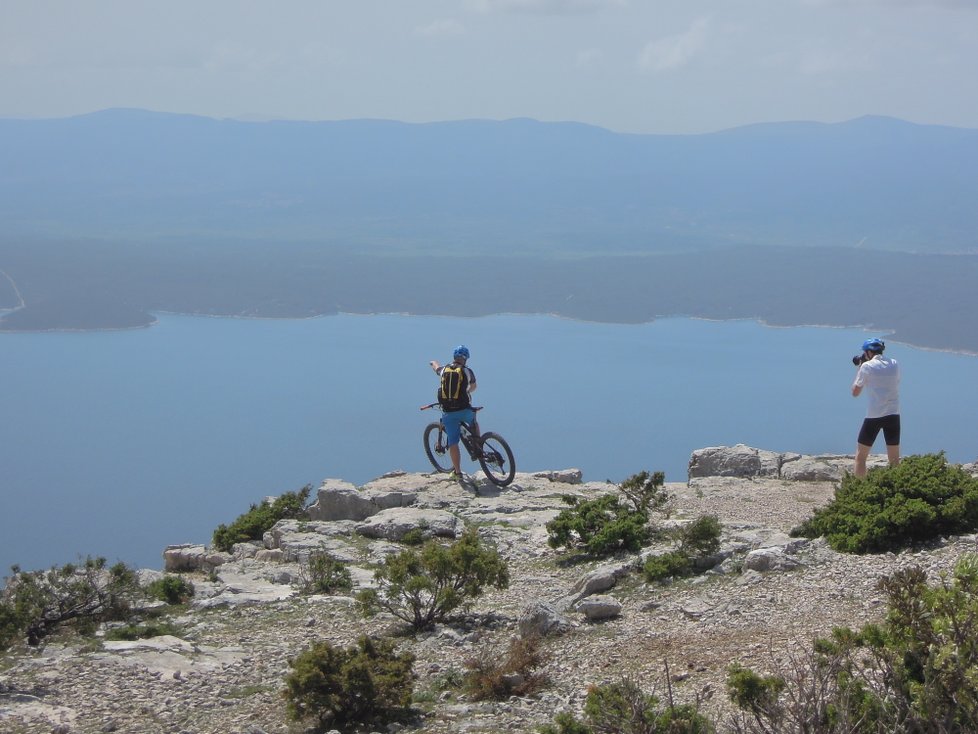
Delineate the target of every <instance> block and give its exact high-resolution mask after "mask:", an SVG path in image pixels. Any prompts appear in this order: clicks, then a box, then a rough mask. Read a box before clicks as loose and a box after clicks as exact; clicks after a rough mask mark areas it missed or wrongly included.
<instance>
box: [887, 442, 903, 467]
mask: <svg viewBox="0 0 978 734" xmlns="http://www.w3.org/2000/svg"><path fill="white" fill-rule="evenodd" d="M886 458H887V460H888V461H889V462H890V466H896V465H897V464H899V463H900V444H897V445H896V446H887V447H886Z"/></svg>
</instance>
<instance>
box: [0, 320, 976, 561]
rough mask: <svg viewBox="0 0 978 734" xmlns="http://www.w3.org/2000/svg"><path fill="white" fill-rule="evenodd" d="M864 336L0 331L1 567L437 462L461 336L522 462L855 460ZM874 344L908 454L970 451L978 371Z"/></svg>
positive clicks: (595, 475) (549, 328) (287, 327)
mask: <svg viewBox="0 0 978 734" xmlns="http://www.w3.org/2000/svg"><path fill="white" fill-rule="evenodd" d="M866 336H867V334H866V333H865V332H863V331H860V330H856V329H833V328H812V327H804V328H790V329H784V328H778V329H775V328H768V327H765V326H763V325H761V324H758V323H756V322H752V321H734V322H709V321H702V320H694V319H665V320H661V321H656V322H654V323H649V324H642V325H614V324H595V323H582V322H576V321H568V320H562V319H557V318H553V317H548V316H512V315H511V316H493V317H487V318H479V319H461V318H441V317H416V316H396V315H380V316H352V315H341V316H330V317H323V318H317V319H308V320H244V319H219V318H204V317H189V316H171V315H162V316H160V318H159V322H158V323H157V324H156V325H154V326H152V327H151V328H148V329H141V330H133V331H105V332H90V333H41V334H0V380H2V384H3V385H4V386H5V389H4V391H3V398H2V403H0V405H2V410H3V413H2V415H3V420H2V423H0V459H2V479H0V575H4V572H5V571H6V569H7V568H8V567H9V566H10V565H11V564H15V563H16V564H19V565H21V566H22V567H23V568H42V567H46V566H50V565H52V564H62V563H67V562H70V561H75V560H77V559H78V558H79V556H85V555H93V556H94V555H100V556H105V557H106V558H107V559H109V561H111V562H114V561H116V560H122V561H126V562H127V563H130V564H133V565H135V566H139V567H149V568H161V567H162V555H161V554H162V551H163V549H164V548H165V547H166V546H167V545H169V544H172V543H185V542H197V543H204V542H208V541H209V540H210V536H211V533H212V531H213V530H214V528H215V527H216V526H217V525H219V524H220V523H222V522H230V521H231V520H233V519H234V518H236V517H237V516H238V515H240V514H241V513H243V512H245V511H246V510H247V509H248V507H249V506H250V505H251V504H252V503H253V502H258V501H260V500H261V499H262V498H263V497H265V496H267V495H274V494H279V493H281V492H284V491H288V490H296V489H299V488H301V487H302V486H303V485H306V484H312V485H313V486H318V484H319V482H321V481H322V480H323V479H325V478H327V477H337V478H342V479H346V480H348V481H351V482H354V483H357V484H362V483H364V482H366V481H369V480H370V479H372V478H374V477H376V476H379V475H380V474H383V473H385V472H388V471H392V470H396V469H403V470H407V471H425V470H427V468H428V465H427V462H426V459H425V457H424V454H423V450H422V444H421V432H422V429H423V427H424V425H425V424H426V423H427V422H428V421H429V420H431V419H433V418H434V415H433V413H432V412H424V413H422V412H420V411H419V406H421V405H423V404H426V403H429V402H431V400H433V399H434V393H435V387H436V378H435V376H434V374H433V373H432V372H431V370H430V368H429V367H428V362H429V360H431V359H437V360H439V361H441V362H444V361H446V360H448V359H450V356H451V350H452V347H453V346H454V345H456V344H458V343H463V342H464V343H465V344H467V345H468V346H469V348H470V349H471V351H472V359H471V361H470V366H471V367H472V368H473V369H474V370H475V373H476V376H477V378H478V383H479V389H478V391H477V392H476V395H475V397H476V403H477V404H480V405H484V406H485V410H484V412H483V413H481V414H480V416H481V417H480V424H481V425H482V427H483V428H484V429H486V430H493V431H496V432H498V433H501V434H502V435H503V436H505V437H506V438H507V439H508V440H509V442H510V444H511V445H512V447H513V450H514V453H515V454H516V461H517V466H518V469H519V470H521V471H533V470H542V469H560V468H567V467H578V468H580V469H581V470H583V472H584V476H585V479H587V480H603V479H611V480H616V481H617V480H621V479H624V478H625V477H627V476H628V475H630V474H633V473H635V472H637V471H640V470H642V469H649V470H652V471H656V470H662V471H665V473H666V480H667V481H685V479H686V465H687V461H688V460H689V455H690V453H691V452H692V451H693V450H694V449H697V448H700V447H704V446H717V445H732V444H736V443H746V444H749V445H752V446H757V447H762V448H767V449H772V450H776V451H797V452H801V453H812V454H814V453H823V452H833V453H851V452H852V450H853V446H854V443H855V436H856V432H857V430H858V427H859V423H860V421H861V419H862V416H863V413H864V410H865V403H864V398H860V399H853V398H852V397H851V395H850V394H849V385H850V383H851V381H852V378H853V375H854V368H853V366H852V363H851V361H850V360H851V357H852V355H853V354H855V353H856V352H857V351H858V348H859V345H860V344H861V342H862V340H863V339H864V338H865V337H866ZM887 354H888V355H890V356H893V357H895V358H896V359H897V360H898V361H899V362H900V363H901V364H902V365H903V368H904V379H903V392H902V398H903V401H902V411H901V412H902V414H903V427H904V429H903V430H904V433H903V436H904V437H903V446H904V451H905V453H922V452H930V451H938V450H945V451H946V452H947V455H948V457H949V458H950V459H951V460H952V461H973V460H974V459H975V457H976V454H978V435H976V430H975V426H976V423H975V416H976V415H978V391H976V390H975V389H974V386H975V385H976V384H978V358H975V357H971V356H965V355H957V354H949V353H941V352H933V351H925V350H920V349H913V348H910V347H907V346H904V345H900V344H895V343H891V344H889V348H888V350H887ZM881 450H882V446H877V451H881ZM476 468H477V467H475V466H472V467H471V469H472V470H473V471H474V470H475V469H476Z"/></svg>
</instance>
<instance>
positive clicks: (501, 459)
mask: <svg viewBox="0 0 978 734" xmlns="http://www.w3.org/2000/svg"><path fill="white" fill-rule="evenodd" d="M479 464H481V465H482V471H484V472H485V473H486V477H487V478H488V479H489V481H490V482H492V483H493V484H495V485H496V486H499V487H505V486H506V485H507V484H509V483H510V482H512V481H513V477H515V476H516V460H515V459H514V458H513V450H512V449H511V448H510V447H509V444H508V443H506V439H504V438H503V437H502V436H500V435H499V434H498V433H492V432H491V431H490V432H489V433H483V434H482V454H481V455H480V456H479Z"/></svg>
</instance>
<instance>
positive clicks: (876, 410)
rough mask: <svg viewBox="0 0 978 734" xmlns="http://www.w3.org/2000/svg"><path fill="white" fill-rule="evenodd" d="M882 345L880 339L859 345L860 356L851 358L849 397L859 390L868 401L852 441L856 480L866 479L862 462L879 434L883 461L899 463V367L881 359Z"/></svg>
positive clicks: (886, 359) (895, 362)
mask: <svg viewBox="0 0 978 734" xmlns="http://www.w3.org/2000/svg"><path fill="white" fill-rule="evenodd" d="M885 348H886V345H885V344H884V343H883V340H882V339H876V338H873V339H867V340H866V341H864V342H863V353H862V355H861V356H858V357H853V358H852V362H853V364H855V365H857V366H858V367H859V370H858V371H857V372H856V379H855V381H854V382H853V383H852V396H853V397H854V398H855V397H858V396H859V395H860V394H861V393H862V392H863V390H865V391H866V395H867V397H868V398H869V404H868V405H867V406H866V418H865V420H863V425H862V428H861V429H860V430H859V438H858V439H856V469H855V472H854V473H855V475H856V476H857V477H864V476H866V459H867V458H868V457H869V452H870V449H872V448H873V443H874V442H875V441H876V437H877V436H879V433H880V431H883V440H884V441H885V442H886V458H887V460H889V462H890V466H896V465H897V464H899V463H900V365H899V364H897V361H896V360H895V359H889V358H887V357H884V356H883V350H884V349H885Z"/></svg>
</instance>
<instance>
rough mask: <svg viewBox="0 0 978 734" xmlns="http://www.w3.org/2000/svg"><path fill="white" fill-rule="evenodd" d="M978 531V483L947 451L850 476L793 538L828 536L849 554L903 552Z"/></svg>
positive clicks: (835, 547) (838, 548) (845, 478)
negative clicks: (944, 537) (953, 462)
mask: <svg viewBox="0 0 978 734" xmlns="http://www.w3.org/2000/svg"><path fill="white" fill-rule="evenodd" d="M975 530H978V479H976V478H974V477H972V476H970V475H969V474H968V473H967V472H965V471H963V470H962V469H961V467H959V466H951V465H949V464H948V463H947V460H946V459H945V457H944V453H943V452H942V453H939V454H926V455H922V456H908V457H906V458H905V459H904V460H903V461H901V462H900V464H898V465H897V466H895V467H885V468H883V467H881V468H874V469H871V470H870V471H869V472H868V473H867V475H866V476H865V477H856V476H852V475H847V476H846V477H844V478H843V480H842V486H841V487H840V488H839V490H838V491H837V492H836V496H835V499H834V500H833V501H832V502H831V503H830V504H829V505H826V506H825V507H823V508H820V509H819V510H816V512H815V514H814V515H813V516H812V517H811V518H809V519H808V520H807V521H805V522H804V523H802V525H800V526H799V527H798V528H795V529H794V530H793V531H792V534H793V535H796V536H799V535H800V536H804V537H807V538H816V537H819V536H825V538H826V540H827V541H828V543H829V545H830V546H832V548H834V549H835V550H837V551H842V552H847V553H874V552H882V551H887V550H899V549H901V548H905V547H907V546H909V545H912V544H913V543H917V542H921V541H926V540H931V539H933V538H936V537H939V536H941V535H953V534H962V533H970V532H974V531H975Z"/></svg>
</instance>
